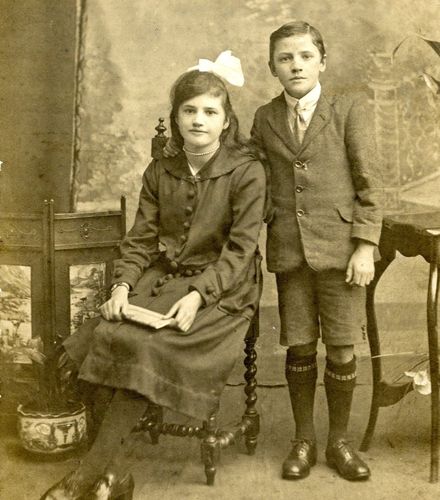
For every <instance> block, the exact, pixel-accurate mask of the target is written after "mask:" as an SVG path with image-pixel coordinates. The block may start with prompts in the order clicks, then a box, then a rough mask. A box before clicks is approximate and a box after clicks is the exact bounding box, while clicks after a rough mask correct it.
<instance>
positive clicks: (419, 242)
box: [360, 211, 440, 483]
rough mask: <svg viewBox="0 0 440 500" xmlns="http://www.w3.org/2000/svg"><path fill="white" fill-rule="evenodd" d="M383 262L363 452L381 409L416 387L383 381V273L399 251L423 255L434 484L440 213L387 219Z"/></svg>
mask: <svg viewBox="0 0 440 500" xmlns="http://www.w3.org/2000/svg"><path fill="white" fill-rule="evenodd" d="M379 250H380V254H381V260H379V261H378V262H377V263H376V275H375V278H374V280H373V282H372V283H371V284H370V286H369V287H368V289H367V320H368V323H367V333H368V342H369V345H370V352H371V364H372V370H373V395H372V400H371V407H370V417H369V421H368V426H367V429H366V431H365V435H364V438H363V441H362V444H361V447H360V449H361V450H362V451H366V450H367V449H368V448H369V446H370V442H371V439H372V437H373V433H374V428H375V425H376V421H377V417H378V414H379V408H380V407H384V406H390V405H393V404H395V403H397V402H398V401H399V400H400V399H402V398H403V397H404V396H405V394H407V393H408V392H409V391H410V390H411V388H412V382H408V383H405V384H399V385H397V384H389V383H387V382H386V381H385V380H383V379H382V366H381V357H380V339H379V331H378V327H377V320H376V313H375V304H374V295H375V290H376V287H377V285H378V283H379V280H380V278H381V276H382V275H383V273H384V272H385V271H386V269H387V267H388V266H389V265H390V264H391V262H392V261H393V260H394V258H395V256H396V251H399V252H400V253H401V254H402V255H404V256H406V257H415V256H418V255H421V256H422V257H424V259H425V260H426V261H427V262H428V263H429V284H428V294H427V319H428V321H427V330H428V346H429V370H430V376H431V385H432V393H431V469H430V482H432V483H435V482H437V481H438V463H439V361H438V320H437V308H438V295H439V284H440V276H439V265H440V211H438V212H427V213H419V214H399V215H393V216H389V217H385V219H384V222H383V229H382V235H381V240H380V243H379Z"/></svg>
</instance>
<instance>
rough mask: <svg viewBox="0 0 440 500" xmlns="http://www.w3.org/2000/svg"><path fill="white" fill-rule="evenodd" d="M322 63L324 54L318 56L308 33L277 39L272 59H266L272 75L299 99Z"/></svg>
mask: <svg viewBox="0 0 440 500" xmlns="http://www.w3.org/2000/svg"><path fill="white" fill-rule="evenodd" d="M325 66H326V61H325V57H324V58H322V57H321V53H320V52H319V49H318V47H317V46H316V45H315V44H314V43H313V40H312V37H311V36H310V34H309V33H306V34H304V35H293V36H289V37H287V38H282V39H281V40H278V41H277V42H276V44H275V50H274V53H273V60H272V61H271V62H269V67H270V70H271V72H272V75H273V76H276V77H277V78H278V79H279V81H280V82H281V85H282V86H283V87H284V88H285V89H286V91H287V93H288V94H289V95H291V96H292V97H295V98H296V99H301V97H303V96H305V95H306V94H307V93H308V92H310V91H311V90H312V89H313V87H315V86H316V84H317V83H318V81H319V74H320V73H321V72H323V71H325Z"/></svg>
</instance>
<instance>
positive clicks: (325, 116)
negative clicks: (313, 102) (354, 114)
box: [301, 93, 332, 151]
mask: <svg viewBox="0 0 440 500" xmlns="http://www.w3.org/2000/svg"><path fill="white" fill-rule="evenodd" d="M331 115H332V106H331V103H330V102H329V99H328V98H327V97H326V96H325V95H324V94H322V93H321V96H320V98H319V101H318V104H317V106H316V109H315V112H314V113H313V116H312V120H311V121H310V125H309V126H308V128H307V130H306V133H305V134H304V139H303V141H302V143H301V151H303V150H304V149H305V148H306V147H307V146H308V145H309V144H310V143H311V142H312V141H313V139H314V138H315V137H316V136H317V135H318V134H319V132H321V130H322V129H323V128H324V127H325V126H326V125H327V124H328V122H329V120H330V117H331Z"/></svg>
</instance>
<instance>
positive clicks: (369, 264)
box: [345, 241, 374, 286]
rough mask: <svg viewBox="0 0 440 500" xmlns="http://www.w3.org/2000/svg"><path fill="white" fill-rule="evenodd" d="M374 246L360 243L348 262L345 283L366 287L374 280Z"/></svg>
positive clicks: (365, 242) (363, 242)
mask: <svg viewBox="0 0 440 500" xmlns="http://www.w3.org/2000/svg"><path fill="white" fill-rule="evenodd" d="M373 252H374V245H373V244H372V243H369V242H367V241H359V243H358V246H357V248H356V250H355V251H354V252H353V254H352V256H351V257H350V260H349V261H348V266H347V273H346V278H345V282H346V283H348V284H350V285H357V286H366V285H369V284H370V282H371V280H372V279H373V278H374V257H373Z"/></svg>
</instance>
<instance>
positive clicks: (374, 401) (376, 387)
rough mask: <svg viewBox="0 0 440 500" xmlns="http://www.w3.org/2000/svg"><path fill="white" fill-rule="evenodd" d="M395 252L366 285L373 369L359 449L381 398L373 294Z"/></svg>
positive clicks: (368, 437)
mask: <svg viewBox="0 0 440 500" xmlns="http://www.w3.org/2000/svg"><path fill="white" fill-rule="evenodd" d="M394 257H395V252H394V253H393V254H392V255H390V256H388V257H387V258H382V259H381V260H379V261H378V262H376V265H375V268H376V269H375V275H374V279H373V281H372V282H371V283H370V285H369V286H368V287H367V334H368V344H369V346H370V353H371V366H372V370H373V393H372V398H371V406H370V417H369V419H368V425H367V428H366V430H365V434H364V438H363V439H362V443H361V446H360V448H359V449H360V450H361V451H367V450H368V448H369V447H370V443H371V439H372V438H373V434H374V429H375V427H376V421H377V417H378V414H379V407H380V399H381V392H382V391H381V383H380V382H381V379H382V362H381V358H380V340H379V332H378V328H377V318H376V310H375V304H374V296H375V292H376V287H377V285H378V283H379V280H380V278H381V276H382V274H383V273H384V272H385V271H386V269H387V267H388V266H389V265H390V264H391V262H392V261H393V260H394Z"/></svg>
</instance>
